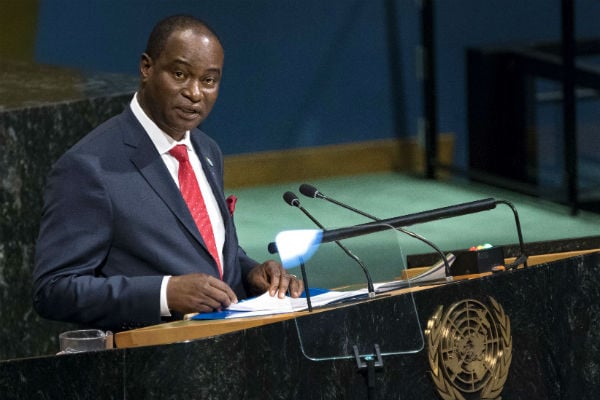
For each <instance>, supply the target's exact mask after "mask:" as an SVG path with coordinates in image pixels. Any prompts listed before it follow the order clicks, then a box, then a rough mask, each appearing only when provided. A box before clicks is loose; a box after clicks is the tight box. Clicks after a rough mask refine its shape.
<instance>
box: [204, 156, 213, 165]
mask: <svg viewBox="0 0 600 400" xmlns="http://www.w3.org/2000/svg"><path fill="white" fill-rule="evenodd" d="M206 161H207V162H208V165H210V166H211V167H212V166H213V162H212V161H211V159H210V158H208V157H206Z"/></svg>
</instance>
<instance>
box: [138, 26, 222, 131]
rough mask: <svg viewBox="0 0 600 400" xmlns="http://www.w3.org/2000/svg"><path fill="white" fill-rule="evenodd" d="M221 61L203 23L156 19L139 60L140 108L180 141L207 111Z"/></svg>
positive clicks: (215, 41)
mask: <svg viewBox="0 0 600 400" xmlns="http://www.w3.org/2000/svg"><path fill="white" fill-rule="evenodd" d="M223 58H224V55H223V47H222V46H221V42H220V40H219V38H218V37H217V35H216V34H215V33H214V32H213V31H212V29H210V28H209V27H208V26H207V25H206V24H205V23H204V22H202V21H200V20H198V19H195V18H193V17H190V16H173V17H169V18H166V19H164V20H162V21H160V22H159V23H158V24H157V25H156V26H155V27H154V29H153V30H152V33H151V34H150V37H149V39H148V44H147V46H146V51H145V52H144V54H142V57H141V60H140V80H141V81H140V88H139V91H138V100H139V102H140V105H141V107H142V108H143V109H144V111H145V112H146V114H148V116H149V117H150V118H151V119H152V120H153V121H154V123H156V124H157V125H158V127H159V128H161V129H162V130H163V131H165V132H166V133H167V134H168V135H169V136H171V137H173V138H174V139H176V140H179V139H181V138H182V137H183V135H184V134H185V132H186V131H187V130H190V129H192V128H195V127H196V126H198V125H199V124H200V123H201V122H202V121H204V119H206V117H207V116H208V114H209V113H210V111H211V110H212V107H213V105H214V104H215V101H216V100H217V97H218V94H219V85H220V83H221V76H222V72H223Z"/></svg>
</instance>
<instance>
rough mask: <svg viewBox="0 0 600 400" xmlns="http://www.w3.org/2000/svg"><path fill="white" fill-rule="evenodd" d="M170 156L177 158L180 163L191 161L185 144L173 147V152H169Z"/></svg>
mask: <svg viewBox="0 0 600 400" xmlns="http://www.w3.org/2000/svg"><path fill="white" fill-rule="evenodd" d="M169 154H171V155H172V156H173V157H175V158H176V159H177V161H179V162H183V161H188V160H189V159H188V153H187V147H186V146H185V144H178V145H177V146H175V147H173V148H172V149H171V150H169Z"/></svg>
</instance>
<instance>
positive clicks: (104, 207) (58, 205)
mask: <svg viewBox="0 0 600 400" xmlns="http://www.w3.org/2000/svg"><path fill="white" fill-rule="evenodd" d="M97 162H98V161H97V160H96V159H94V158H89V157H83V156H81V155H78V154H77V153H67V155H65V156H63V157H62V158H61V159H60V160H59V161H58V163H57V164H56V165H55V167H54V169H53V171H52V172H51V174H50V176H49V178H48V183H47V188H46V192H45V202H44V210H43V218H42V221H41V226H40V235H39V238H38V243H37V247H36V267H35V271H34V306H35V308H36V310H37V311H38V313H39V314H40V315H42V316H44V317H46V318H50V319H57V320H62V321H72V322H79V323H82V324H84V325H89V326H95V327H101V328H106V329H114V330H122V329H124V328H132V327H137V326H143V325H149V324H156V323H159V322H160V304H159V293H160V285H161V281H162V276H159V275H156V276H147V275H146V276H124V275H118V276H103V274H102V271H101V265H102V264H103V262H104V260H105V259H106V258H107V257H109V252H110V251H111V244H112V240H113V237H112V226H113V224H114V220H113V219H114V215H113V211H112V208H111V200H110V198H109V196H108V194H107V190H106V189H105V187H104V182H103V178H102V176H100V174H99V171H100V170H101V168H99V167H98V166H97V165H95V164H96V163H97ZM134 206H135V205H133V204H132V207H134ZM124 325H125V326H124Z"/></svg>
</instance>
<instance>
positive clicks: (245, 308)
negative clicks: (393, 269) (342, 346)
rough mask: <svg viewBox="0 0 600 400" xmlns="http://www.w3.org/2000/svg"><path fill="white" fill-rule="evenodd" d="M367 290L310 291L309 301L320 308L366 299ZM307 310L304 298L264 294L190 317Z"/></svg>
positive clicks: (236, 315)
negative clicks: (220, 309) (218, 309)
mask: <svg viewBox="0 0 600 400" xmlns="http://www.w3.org/2000/svg"><path fill="white" fill-rule="evenodd" d="M367 297H368V292H367V289H366V288H365V289H359V290H351V291H335V290H327V289H314V288H313V289H310V301H311V304H312V306H313V307H320V306H324V305H328V304H333V303H337V302H343V301H351V300H355V299H361V298H365V299H366V298H367ZM307 308H308V305H307V303H306V297H304V296H302V297H299V298H296V299H294V298H292V297H290V296H285V297H284V298H283V299H280V298H279V297H278V296H277V295H275V296H271V295H269V292H266V293H264V294H262V295H260V296H258V297H253V298H250V299H246V300H242V301H240V302H239V303H237V304H232V305H231V306H229V307H228V308H226V309H225V310H223V311H220V312H213V313H204V314H197V315H195V316H193V317H192V319H194V320H202V319H225V318H245V317H255V316H259V315H269V314H281V313H289V312H294V311H303V310H306V309H307Z"/></svg>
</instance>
